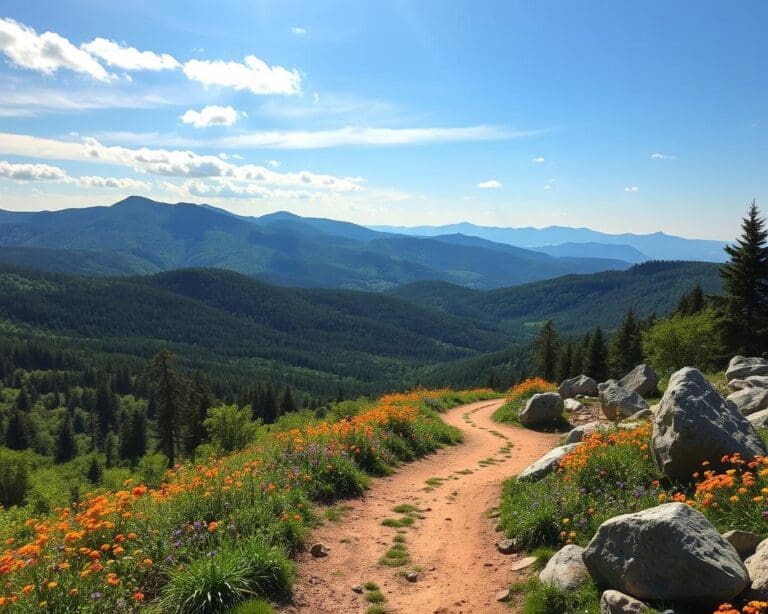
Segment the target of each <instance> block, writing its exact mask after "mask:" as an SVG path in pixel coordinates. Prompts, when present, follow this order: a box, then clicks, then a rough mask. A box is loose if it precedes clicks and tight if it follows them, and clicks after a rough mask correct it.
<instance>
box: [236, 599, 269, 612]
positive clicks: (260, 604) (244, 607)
mask: <svg viewBox="0 0 768 614" xmlns="http://www.w3.org/2000/svg"><path fill="white" fill-rule="evenodd" d="M229 614H276V613H275V609H274V608H273V607H272V604H270V603H269V602H268V601H264V600H263V599H249V600H248V601H244V602H243V603H241V604H240V605H239V606H237V607H236V608H233V609H231V610H230V611H229Z"/></svg>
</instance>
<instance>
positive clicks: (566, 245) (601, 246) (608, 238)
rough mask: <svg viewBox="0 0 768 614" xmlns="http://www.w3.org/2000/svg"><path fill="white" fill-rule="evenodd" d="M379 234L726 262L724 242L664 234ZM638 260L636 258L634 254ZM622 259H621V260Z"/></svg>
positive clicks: (465, 227)
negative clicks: (616, 248) (618, 248)
mask: <svg viewBox="0 0 768 614" xmlns="http://www.w3.org/2000/svg"><path fill="white" fill-rule="evenodd" d="M371 228H372V229H374V230H378V231H381V232H391V233H398V234H406V235H411V236H420V237H431V236H439V235H446V234H457V233H458V234H464V235H469V236H473V237H480V238H482V239H487V240H488V241H495V242H497V243H505V244H507V245H515V246H518V247H523V248H526V249H540V248H541V249H542V251H546V253H549V254H552V255H558V254H563V255H575V254H580V255H581V256H582V257H605V254H606V253H609V252H606V247H605V246H608V245H623V246H629V247H631V248H633V249H634V250H637V251H638V252H640V254H641V255H642V256H644V258H642V260H630V262H642V261H645V260H697V261H701V262H725V260H726V256H725V252H724V251H723V248H724V247H725V245H726V244H725V242H723V241H712V240H709V239H686V238H683V237H676V236H674V235H668V234H666V233H663V232H655V233H651V234H632V233H622V234H609V233H605V232H600V231H597V230H592V229H590V228H570V227H566V226H548V227H546V228H532V227H522V228H511V227H495V226H478V225H476V224H471V223H469V222H461V223H458V224H447V225H444V226H412V227H407V226H371ZM635 257H636V258H637V257H638V256H637V254H635ZM622 259H623V258H622Z"/></svg>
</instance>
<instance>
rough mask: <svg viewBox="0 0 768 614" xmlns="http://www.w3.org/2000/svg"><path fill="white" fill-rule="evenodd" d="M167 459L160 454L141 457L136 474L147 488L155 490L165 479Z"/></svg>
mask: <svg viewBox="0 0 768 614" xmlns="http://www.w3.org/2000/svg"><path fill="white" fill-rule="evenodd" d="M167 469H168V459H167V458H166V457H165V455H163V454H161V453H160V452H155V453H154V454H147V455H146V456H144V457H142V459H141V460H140V461H139V464H138V466H137V467H136V473H137V474H138V475H139V476H140V478H141V481H142V482H143V483H144V484H146V485H147V486H148V487H149V488H157V487H158V486H160V484H161V483H162V482H163V480H164V479H165V475H166V470H167Z"/></svg>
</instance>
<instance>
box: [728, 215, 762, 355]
mask: <svg viewBox="0 0 768 614" xmlns="http://www.w3.org/2000/svg"><path fill="white" fill-rule="evenodd" d="M741 228H742V235H741V237H740V238H739V239H738V240H737V241H736V244H735V245H729V246H727V247H726V248H725V251H726V253H727V254H728V255H729V256H730V261H729V262H727V263H726V264H725V265H724V266H723V268H722V269H721V270H720V276H721V277H722V279H723V286H724V288H725V297H723V298H722V299H721V300H720V301H719V302H718V307H719V308H718V331H719V334H720V341H721V345H722V350H723V353H724V354H725V355H726V356H732V355H734V354H744V355H746V356H757V355H761V354H762V353H764V352H765V351H766V348H768V246H766V239H768V231H767V230H766V228H765V220H763V219H762V218H760V212H759V211H758V208H757V205H756V204H755V202H754V201H752V204H751V206H750V208H749V212H748V213H747V217H746V218H744V219H743V220H742V225H741Z"/></svg>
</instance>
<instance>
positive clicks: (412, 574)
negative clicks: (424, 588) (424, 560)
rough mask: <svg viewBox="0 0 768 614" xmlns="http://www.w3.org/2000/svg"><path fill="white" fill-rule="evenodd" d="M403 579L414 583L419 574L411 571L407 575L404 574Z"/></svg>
mask: <svg viewBox="0 0 768 614" xmlns="http://www.w3.org/2000/svg"><path fill="white" fill-rule="evenodd" d="M405 579H406V580H408V582H416V581H417V580H418V579H419V574H418V573H416V572H415V571H412V572H410V573H409V574H406V576H405Z"/></svg>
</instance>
